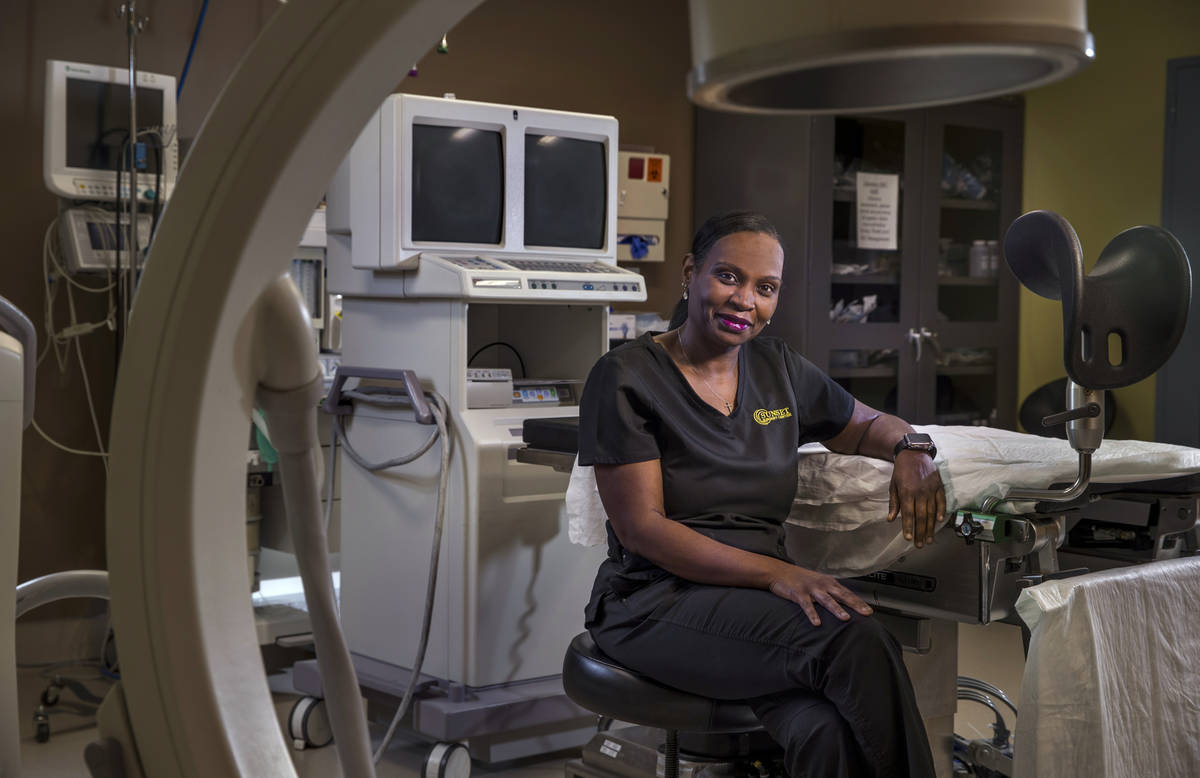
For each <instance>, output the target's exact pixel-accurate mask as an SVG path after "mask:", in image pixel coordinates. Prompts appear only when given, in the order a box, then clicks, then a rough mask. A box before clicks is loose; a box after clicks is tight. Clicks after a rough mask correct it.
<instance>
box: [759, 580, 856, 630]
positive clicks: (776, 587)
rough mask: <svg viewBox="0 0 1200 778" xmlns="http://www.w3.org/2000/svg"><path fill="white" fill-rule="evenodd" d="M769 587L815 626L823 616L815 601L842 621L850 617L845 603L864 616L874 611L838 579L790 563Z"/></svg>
mask: <svg viewBox="0 0 1200 778" xmlns="http://www.w3.org/2000/svg"><path fill="white" fill-rule="evenodd" d="M768 588H769V589H770V591H771V593H772V594H774V595H776V596H777V597H782V598H784V599H785V600H791V601H792V602H794V603H796V604H797V605H799V606H800V607H801V608H802V609H803V610H804V613H805V615H807V616H808V620H809V621H811V622H812V624H813V626H814V627H819V626H820V625H821V617H820V615H818V613H817V608H816V606H815V605H814V603H820V605H821V606H822V607H823V608H825V610H827V611H829V612H830V613H832V614H833V615H834V616H836V617H837V618H839V619H841V620H842V621H847V620H848V619H849V618H850V614H849V613H847V612H846V609H845V608H843V607H842V606H843V605H845V606H847V607H849V608H853V609H854V610H856V611H858V612H859V613H861V614H862V615H864V616H870V615H871V613H872V612H873V611H872V610H871V606H870V605H867V604H866V603H865V602H863V600H862V598H860V597H859V596H858V595H857V594H855V593H854V592H852V591H850V590H849V589H847V588H846V587H845V586H842V584H841V582H839V581H838V579H836V578H834V577H833V576H831V575H825V574H824V573H818V572H816V571H815V570H807V569H805V568H803V567H798V566H796V565H787V566H786V568H785V569H784V570H783V572H782V573H781V574H780V576H779V577H778V578H776V579H775V580H774V581H772V582H771V585H770V587H768Z"/></svg>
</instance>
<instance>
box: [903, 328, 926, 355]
mask: <svg viewBox="0 0 1200 778" xmlns="http://www.w3.org/2000/svg"><path fill="white" fill-rule="evenodd" d="M922 329H924V328H922ZM904 339H905V340H907V341H908V342H909V343H911V344H913V346H915V347H916V349H917V357H916V361H918V362H920V361H921V333H920V332H917V331H916V330H915V329H912V328H909V330H908V334H907V335H905V336H904Z"/></svg>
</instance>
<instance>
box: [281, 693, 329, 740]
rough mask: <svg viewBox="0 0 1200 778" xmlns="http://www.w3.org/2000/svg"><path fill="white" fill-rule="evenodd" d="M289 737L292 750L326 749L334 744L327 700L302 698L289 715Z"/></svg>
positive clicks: (297, 701)
mask: <svg viewBox="0 0 1200 778" xmlns="http://www.w3.org/2000/svg"><path fill="white" fill-rule="evenodd" d="M288 737H290V738H291V739H292V748H294V749H296V750H297V751H303V750H304V749H306V748H324V747H325V746H327V745H329V744H330V743H332V742H333V730H332V729H331V728H330V726H329V714H328V712H327V711H326V710H325V700H322V699H318V698H316V697H301V698H300V699H298V700H296V704H295V705H293V706H292V712H291V713H290V714H288Z"/></svg>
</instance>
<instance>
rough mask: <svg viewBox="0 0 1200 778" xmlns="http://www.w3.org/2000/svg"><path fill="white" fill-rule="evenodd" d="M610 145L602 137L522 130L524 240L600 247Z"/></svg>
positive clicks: (604, 214)
mask: <svg viewBox="0 0 1200 778" xmlns="http://www.w3.org/2000/svg"><path fill="white" fill-rule="evenodd" d="M607 161H608V150H607V149H606V148H605V145H604V143H603V142H602V141H591V140H579V139H576V138H563V137H559V136H557V135H533V134H530V135H526V136H525V245H526V246H559V247H563V248H578V249H601V248H604V239H605V234H604V232H605V230H604V228H605V226H606V224H607V218H608V213H607V199H608V169H607Z"/></svg>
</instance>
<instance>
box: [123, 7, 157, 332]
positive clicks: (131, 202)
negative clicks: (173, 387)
mask: <svg viewBox="0 0 1200 778" xmlns="http://www.w3.org/2000/svg"><path fill="white" fill-rule="evenodd" d="M117 16H118V17H121V18H124V19H125V34H126V37H127V38H128V40H129V151H128V152H125V151H124V149H122V154H121V162H120V164H121V167H122V168H124V167H125V166H126V165H127V164H128V166H129V194H128V195H127V197H128V201H127V203H126V205H127V207H128V214H129V221H128V223H127V227H126V229H127V230H128V235H129V238H128V240H127V241H126V243H125V245H126V246H127V250H128V254H129V269H128V272H127V273H125V274H121V262H120V256H121V251H120V238H119V236H118V244H117V273H118V275H120V276H121V277H120V289H121V332H125V331H126V330H127V329H128V327H129V311H130V306H131V300H132V298H133V291H134V286H135V284H136V283H137V271H138V231H137V215H138V212H137V167H136V165H135V162H134V158H135V154H136V149H137V144H138V123H137V38H138V34H140V33H141V32H142V30H144V29H145V28H146V23H147V22H149V21H150V17H148V16H142V17H139V16H138V15H137V0H130V2H128V3H123V4H122V5H121V7H120V8H119V9H118V10H117ZM120 209H121V191H120V187H118V190H117V210H118V211H119V210H120Z"/></svg>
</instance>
